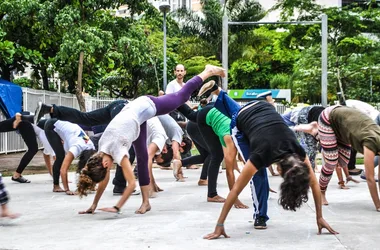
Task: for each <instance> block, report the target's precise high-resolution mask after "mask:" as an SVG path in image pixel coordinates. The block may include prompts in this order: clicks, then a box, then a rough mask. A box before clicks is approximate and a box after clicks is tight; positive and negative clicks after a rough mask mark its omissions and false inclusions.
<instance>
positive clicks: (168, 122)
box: [158, 114, 183, 144]
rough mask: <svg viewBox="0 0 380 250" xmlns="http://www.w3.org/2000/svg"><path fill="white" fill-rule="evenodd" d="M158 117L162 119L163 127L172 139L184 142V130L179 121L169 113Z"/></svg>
mask: <svg viewBox="0 0 380 250" xmlns="http://www.w3.org/2000/svg"><path fill="white" fill-rule="evenodd" d="M158 119H159V120H160V122H161V124H162V127H164V129H165V132H166V134H167V136H168V137H169V139H170V140H171V141H176V142H178V143H179V144H181V142H182V137H183V130H182V128H181V127H180V126H179V125H178V123H177V122H176V121H175V120H174V119H173V118H172V117H171V116H170V115H168V114H166V115H159V116H158Z"/></svg>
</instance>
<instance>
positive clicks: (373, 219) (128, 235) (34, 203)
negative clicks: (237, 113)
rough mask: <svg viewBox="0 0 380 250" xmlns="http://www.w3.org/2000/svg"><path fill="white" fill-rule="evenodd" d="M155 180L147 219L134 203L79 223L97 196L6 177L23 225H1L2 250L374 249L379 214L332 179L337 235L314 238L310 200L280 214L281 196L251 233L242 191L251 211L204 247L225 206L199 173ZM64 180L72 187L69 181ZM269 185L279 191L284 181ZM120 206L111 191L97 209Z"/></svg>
mask: <svg viewBox="0 0 380 250" xmlns="http://www.w3.org/2000/svg"><path fill="white" fill-rule="evenodd" d="M154 174H155V176H156V180H157V182H158V184H159V186H160V187H162V188H163V189H164V190H165V191H164V192H161V193H160V194H159V196H158V197H157V198H155V199H151V204H152V211H150V212H148V213H147V214H145V215H137V214H134V210H135V209H137V208H138V207H139V205H140V202H141V196H132V197H131V198H130V199H129V200H128V202H127V203H126V204H125V206H124V207H123V209H122V211H123V213H122V214H121V215H114V214H109V213H104V212H97V213H96V214H94V215H79V214H78V211H80V210H84V209H87V208H88V207H89V206H90V205H91V203H92V199H93V198H94V194H91V195H89V196H88V197H85V198H83V199H79V198H78V197H77V196H67V195H65V194H56V193H52V192H51V190H52V180H51V177H50V176H49V175H47V174H39V175H31V176H26V177H27V178H28V179H30V180H31V181H32V183H30V184H18V183H14V182H12V181H11V180H10V177H5V178H4V180H5V184H6V186H7V189H8V191H9V193H10V195H11V202H10V207H11V209H12V210H13V211H15V212H19V213H21V214H22V217H21V218H20V219H17V220H15V221H9V220H5V219H2V220H0V249H88V248H91V249H107V248H108V249H189V250H190V249H260V248H261V249H264V248H265V249H329V250H331V249H379V242H378V237H379V229H380V213H378V212H376V211H375V209H374V206H373V204H372V201H371V198H370V194H369V192H368V188H367V185H366V183H365V182H364V181H363V182H361V183H360V184H349V186H350V187H351V189H349V190H339V189H338V187H337V179H336V177H335V176H334V177H333V180H332V182H331V185H330V187H329V190H328V199H329V202H330V205H329V206H327V207H324V208H323V213H324V217H325V218H326V220H327V221H328V222H329V223H330V225H331V226H332V227H333V228H334V229H335V230H337V231H339V232H340V234H339V235H336V236H335V235H330V234H327V233H325V234H323V235H317V227H316V223H315V213H314V210H315V209H314V204H313V199H312V198H311V194H310V200H309V201H308V202H307V204H304V205H303V207H302V208H301V209H300V210H299V211H297V212H289V211H285V210H283V209H282V208H280V207H279V205H278V204H277V199H278V195H277V194H271V195H270V199H269V216H270V218H271V219H270V220H269V221H268V229H267V230H262V231H258V230H255V229H254V228H253V223H252V205H251V198H250V190H249V187H246V189H245V190H244V191H243V193H242V194H241V196H240V198H241V200H242V201H243V202H244V203H246V204H248V205H250V206H251V208H250V209H247V210H238V209H232V211H231V213H230V215H229V217H228V219H227V221H226V223H225V226H226V231H227V233H228V234H229V235H230V236H231V238H230V239H220V240H214V241H207V240H203V239H202V236H203V235H205V234H207V233H210V232H212V231H213V229H214V226H215V223H216V220H217V217H218V215H219V212H220V210H221V207H222V204H216V203H207V202H206V187H199V186H197V185H196V184H197V181H198V178H199V175H200V170H185V175H187V176H188V177H189V178H188V179H187V181H186V182H184V183H179V182H175V181H174V179H173V177H172V173H171V171H164V170H160V169H154ZM69 179H70V180H72V181H74V173H70V175H69ZM269 180H270V185H271V187H272V188H274V189H276V190H277V189H278V187H279V184H280V180H281V178H280V177H270V178H269ZM218 183H219V185H218V191H219V194H220V195H222V196H226V195H227V193H228V186H227V183H226V178H225V171H223V173H222V174H220V175H219V181H218ZM70 185H71V188H72V189H74V188H75V187H74V184H70ZM118 199H119V197H117V196H113V195H112V185H109V186H108V187H107V190H106V191H105V193H104V195H103V198H102V200H101V201H100V203H99V206H98V207H105V206H113V205H115V204H116V202H117V200H118Z"/></svg>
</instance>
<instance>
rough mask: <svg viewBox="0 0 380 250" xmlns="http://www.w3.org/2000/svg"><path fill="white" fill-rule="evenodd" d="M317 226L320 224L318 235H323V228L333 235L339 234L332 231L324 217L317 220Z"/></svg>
mask: <svg viewBox="0 0 380 250" xmlns="http://www.w3.org/2000/svg"><path fill="white" fill-rule="evenodd" d="M317 224H318V234H321V233H322V228H326V229H327V230H328V231H329V232H330V233H331V234H339V233H338V232H337V231H335V230H334V229H332V228H331V227H330V225H329V223H327V222H326V221H325V219H323V218H322V217H321V218H319V219H317Z"/></svg>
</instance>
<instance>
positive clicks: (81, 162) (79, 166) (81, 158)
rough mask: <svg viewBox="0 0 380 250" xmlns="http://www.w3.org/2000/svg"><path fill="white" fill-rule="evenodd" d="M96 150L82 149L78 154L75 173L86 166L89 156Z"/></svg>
mask: <svg viewBox="0 0 380 250" xmlns="http://www.w3.org/2000/svg"><path fill="white" fill-rule="evenodd" d="M96 152H97V151H96V150H95V149H87V150H83V151H82V153H81V154H80V155H79V161H78V164H77V173H80V172H81V171H82V169H83V168H84V167H85V166H86V163H87V161H88V159H90V157H91V156H92V155H93V154H95V153H96Z"/></svg>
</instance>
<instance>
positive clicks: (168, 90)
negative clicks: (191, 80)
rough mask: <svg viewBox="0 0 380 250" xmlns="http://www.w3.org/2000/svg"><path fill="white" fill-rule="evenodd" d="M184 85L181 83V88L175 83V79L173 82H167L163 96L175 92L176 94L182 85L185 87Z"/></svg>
mask: <svg viewBox="0 0 380 250" xmlns="http://www.w3.org/2000/svg"><path fill="white" fill-rule="evenodd" d="M185 84H186V83H185V82H183V83H182V86H181V85H180V84H179V83H178V82H177V80H176V79H174V80H173V81H171V82H169V84H168V86H166V90H165V94H171V93H175V92H178V91H179V90H180V89H182V87H183V85H185Z"/></svg>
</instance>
